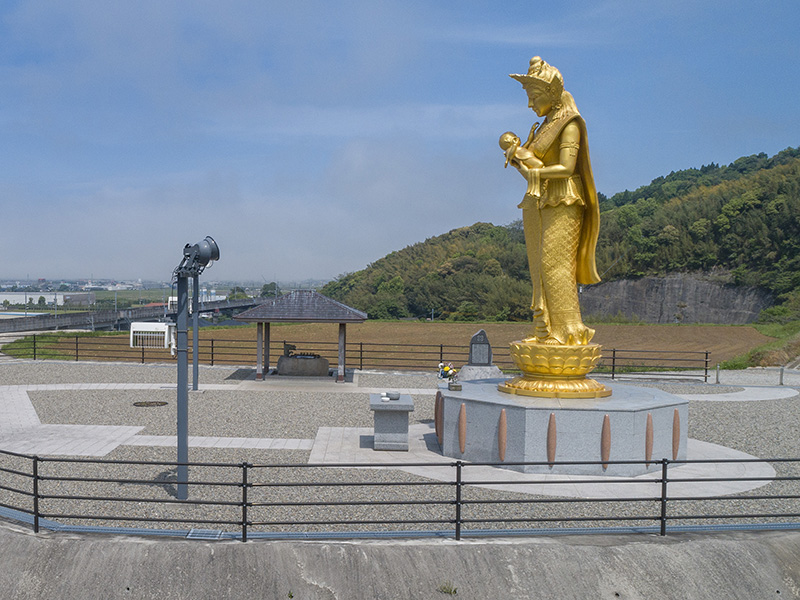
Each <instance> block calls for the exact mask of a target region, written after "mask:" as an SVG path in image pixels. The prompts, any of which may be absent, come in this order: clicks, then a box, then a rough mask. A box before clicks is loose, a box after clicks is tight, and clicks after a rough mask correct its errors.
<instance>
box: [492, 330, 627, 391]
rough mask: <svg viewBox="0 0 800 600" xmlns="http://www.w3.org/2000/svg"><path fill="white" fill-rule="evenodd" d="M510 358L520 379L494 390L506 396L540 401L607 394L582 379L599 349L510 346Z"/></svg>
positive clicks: (530, 343)
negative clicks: (527, 397) (528, 397)
mask: <svg viewBox="0 0 800 600" xmlns="http://www.w3.org/2000/svg"><path fill="white" fill-rule="evenodd" d="M511 358H512V359H513V360H514V363H515V364H516V365H517V367H518V368H519V369H520V371H522V375H521V376H518V377H515V378H514V379H511V380H508V381H505V382H503V383H501V384H500V385H498V386H497V389H498V390H500V391H501V392H505V393H507V394H518V395H521V396H537V397H540V398H605V397H607V396H610V395H611V390H610V389H608V388H606V387H605V386H604V385H603V384H602V383H598V382H597V381H595V380H594V379H588V378H587V377H586V375H587V374H588V373H589V372H591V371H592V369H594V367H595V365H596V364H597V362H598V361H599V360H600V345H599V344H588V345H585V346H566V345H562V344H556V345H549V344H542V343H539V342H537V341H531V340H522V341H518V342H511Z"/></svg>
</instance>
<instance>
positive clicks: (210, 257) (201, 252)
mask: <svg viewBox="0 0 800 600" xmlns="http://www.w3.org/2000/svg"><path fill="white" fill-rule="evenodd" d="M215 260H219V246H217V242H215V241H214V238H212V237H211V236H210V235H207V236H206V237H205V238H203V240H202V241H200V242H198V243H197V244H194V245H193V246H192V245H190V244H186V246H184V247H183V260H182V261H181V263H180V264H179V265H178V266H177V267H176V268H175V275H176V276H180V275H183V276H187V277H188V276H195V275H199V274H200V273H202V272H203V270H204V269H205V268H206V267H209V266H211V264H212V263H213V262H214V261H215Z"/></svg>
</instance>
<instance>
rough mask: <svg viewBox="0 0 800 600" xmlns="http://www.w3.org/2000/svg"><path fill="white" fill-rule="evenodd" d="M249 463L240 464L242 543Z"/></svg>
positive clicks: (248, 485) (245, 532) (245, 535)
mask: <svg viewBox="0 0 800 600" xmlns="http://www.w3.org/2000/svg"><path fill="white" fill-rule="evenodd" d="M249 466H250V464H249V463H246V462H243V463H242V541H243V542H246V541H247V504H248V503H247V488H248V487H250V484H249V483H248V481H247V468H248V467H249Z"/></svg>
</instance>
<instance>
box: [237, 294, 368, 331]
mask: <svg viewBox="0 0 800 600" xmlns="http://www.w3.org/2000/svg"><path fill="white" fill-rule="evenodd" d="M233 318H234V319H237V320H239V321H246V322H249V323H258V322H262V323H281V322H283V323H362V322H364V321H365V320H366V319H367V314H366V313H363V312H361V311H360V310H356V309H355V308H351V307H349V306H347V305H346V304H342V303H341V302H337V301H336V300H333V299H331V298H328V297H327V296H323V295H322V294H319V293H317V292H315V291H314V290H295V291H293V292H289V293H288V294H284V295H283V296H278V297H277V298H270V299H267V300H265V301H264V304H259V305H258V306H254V307H253V308H251V309H249V310H246V311H244V312H243V313H240V314H238V315H236V316H235V317H233Z"/></svg>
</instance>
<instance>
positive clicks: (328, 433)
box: [0, 381, 797, 498]
mask: <svg viewBox="0 0 800 600" xmlns="http://www.w3.org/2000/svg"><path fill="white" fill-rule="evenodd" d="M148 389H175V385H174V384H133V383H130V384H122V383H117V384H40V385H16V386H14V385H12V386H0V449H2V450H8V451H12V452H19V453H25V454H46V455H56V456H58V455H61V456H98V457H99V456H106V455H107V454H109V453H110V452H112V451H113V450H114V449H116V448H117V447H119V446H123V445H130V446H176V445H177V441H176V437H175V436H154V435H138V434H139V432H140V431H141V430H142V429H143V427H139V426H104V425H58V424H42V423H41V421H40V420H39V417H38V415H37V414H36V411H35V409H34V407H33V404H32V403H31V401H30V399H29V397H28V392H31V391H41V390H51V391H58V390H148ZM200 389H201V390H239V391H244V390H256V389H259V390H266V389H269V390H270V391H278V390H283V389H286V390H293V391H308V392H309V393H313V392H314V391H319V390H320V389H325V390H326V391H331V390H334V391H336V392H351V393H358V394H364V395H366V394H369V393H377V392H381V391H384V390H385V388H363V387H358V386H357V385H355V384H352V383H344V384H332V382H309V383H304V382H297V381H295V382H293V381H270V382H254V381H244V382H240V383H238V384H207V385H201V386H200ZM398 391H400V392H401V393H404V394H431V395H432V394H433V393H434V390H432V389H427V388H426V389H400V390H398ZM795 395H797V391H796V390H794V389H791V388H781V387H747V388H745V389H744V390H743V391H741V392H736V393H732V394H718V395H715V394H697V395H684V397H686V398H688V399H690V400H695V401H721V400H727V401H737V400H741V401H754V400H767V399H775V398H786V397H791V396H795ZM365 410H366V406H365ZM409 433H410V435H409V438H410V439H409V451H408V452H392V451H388V452H376V451H375V450H373V437H372V428H369V427H366V428H360V427H338V428H337V427H320V428H319V430H318V432H317V435H316V438H315V439H313V440H310V439H276V438H239V437H201V436H190V437H189V445H190V446H192V447H196V448H252V449H269V450H310V451H311V452H310V456H309V461H308V462H309V463H313V464H326V463H327V464H334V463H362V464H364V465H369V464H377V463H384V464H385V463H398V464H399V463H422V465H418V466H413V467H401V466H398V467H396V468H398V469H400V470H402V471H405V472H408V473H411V474H414V475H419V476H422V477H426V478H430V479H435V480H442V481H450V480H452V477H453V473H452V468H450V467H441V466H435V465H433V464H431V465H430V466H427V465H426V464H425V463H442V462H451V459H449V458H446V457H443V456H442V454H441V451H440V450H439V447H438V443H437V442H436V440H435V434H434V432H433V429H432V425H428V424H414V425H412V426H411V427H410V430H409ZM688 454H689V457H690V458H692V459H693V460H697V459H718V458H727V459H743V458H754V457H752V456H750V455H747V454H744V453H742V452H738V451H736V450H732V449H730V448H725V447H724V446H718V445H716V444H709V443H706V442H701V441H698V440H689V446H688ZM385 468H390V467H385ZM464 471H465V473H464V476H465V481H467V482H469V481H481V482H482V483H481V484H480V485H481V486H482V487H487V488H490V489H501V490H506V491H512V492H520V493H530V494H539V495H559V496H568V497H597V498H604V497H612V496H613V497H622V496H639V495H642V494H648V493H650V494H653V493H658V491H657V490H655V491H654V488H655V486H657V485H658V484H657V483H655V482H654V481H653V480H654V479H656V478H658V477H659V476H660V474H659V473H651V474H648V475H642V476H639V477H636V478H611V477H609V478H608V481H609V484H608V485H598V484H580V483H575V482H576V481H578V480H581V479H586V476H573V475H540V474H525V473H518V472H515V471H510V470H507V469H498V468H492V467H469V468H465V469H464ZM670 472H671V474H672V475H671V477H672V478H694V477H702V478H706V479H713V478H731V477H736V478H764V477H765V478H769V477H773V476H774V475H775V471H774V470H773V469H772V467H771V466H770V465H769V464H767V463H763V462H753V463H720V464H691V465H684V466H679V467H672V468H671V471H670ZM623 480H626V481H635V482H637V483H639V484H641V485H624V486H620V485H614V482H615V481H623ZM763 483H764V482H761V481H737V482H712V481H709V482H704V483H703V484H702V485H699V486H698V484H689V483H683V484H681V483H678V482H676V483H672V484H671V489H672V490H673V493H675V494H683V493H686V494H687V495H702V496H715V495H723V494H733V493H737V492H743V491H747V490H750V489H754V488H756V487H759V486H760V485H763Z"/></svg>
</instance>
